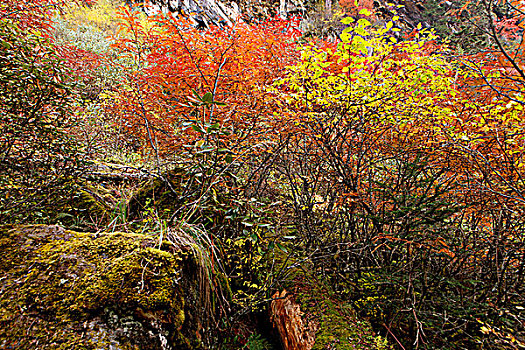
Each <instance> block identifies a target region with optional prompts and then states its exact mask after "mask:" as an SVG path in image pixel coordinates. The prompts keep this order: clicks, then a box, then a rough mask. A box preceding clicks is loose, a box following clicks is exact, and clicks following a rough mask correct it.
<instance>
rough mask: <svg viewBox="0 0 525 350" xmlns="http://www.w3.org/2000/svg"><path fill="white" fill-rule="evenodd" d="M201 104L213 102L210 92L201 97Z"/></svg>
mask: <svg viewBox="0 0 525 350" xmlns="http://www.w3.org/2000/svg"><path fill="white" fill-rule="evenodd" d="M202 102H206V103H212V102H213V94H212V93H211V92H207V93H205V94H204V96H202Z"/></svg>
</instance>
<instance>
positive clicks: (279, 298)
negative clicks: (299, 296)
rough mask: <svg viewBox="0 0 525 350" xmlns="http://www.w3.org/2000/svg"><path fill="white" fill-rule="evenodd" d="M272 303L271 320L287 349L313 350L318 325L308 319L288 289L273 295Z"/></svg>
mask: <svg viewBox="0 0 525 350" xmlns="http://www.w3.org/2000/svg"><path fill="white" fill-rule="evenodd" d="M272 299H273V301H272V302H271V305H270V313H271V320H272V323H273V325H274V327H275V328H276V329H277V330H278V332H279V336H280V338H281V343H282V345H283V348H284V349H285V350H311V349H312V348H313V346H314V344H315V334H316V332H317V329H318V325H317V324H316V323H315V322H313V321H310V322H308V321H306V319H305V318H304V317H303V316H304V314H303V312H302V311H301V307H300V306H299V305H298V304H297V303H296V302H295V300H294V298H293V295H292V294H288V292H287V291H286V290H283V291H282V292H281V293H279V292H276V293H275V294H274V295H273V298H272Z"/></svg>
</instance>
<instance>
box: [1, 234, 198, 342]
mask: <svg viewBox="0 0 525 350" xmlns="http://www.w3.org/2000/svg"><path fill="white" fill-rule="evenodd" d="M157 243H158V242H157V241H156V240H154V239H152V238H149V237H147V236H144V235H139V234H133V233H115V234H100V235H96V234H88V233H78V232H72V231H67V230H64V229H62V228H60V227H58V226H23V227H19V228H16V229H9V228H4V229H2V230H0V253H1V254H2V257H3V259H2V260H1V261H0V269H1V271H2V276H3V277H4V278H3V279H1V280H0V290H1V294H0V315H1V316H0V348H9V347H12V348H18V349H30V348H35V346H39V347H41V348H54V349H55V348H58V349H60V348H64V349H65V348H68V349H70V348H77V349H81V348H86V349H93V348H99V347H102V348H107V346H108V345H110V344H114V345H115V346H116V345H118V347H119V348H121V349H135V348H137V347H139V348H141V349H162V348H163V345H162V344H163V342H164V343H167V344H171V345H172V346H173V345H179V347H178V348H187V347H188V344H189V343H191V342H190V341H189V340H188V339H187V338H186V336H185V335H184V333H185V332H184V330H185V329H186V328H188V327H189V325H187V324H186V323H185V312H184V309H185V300H184V293H183V290H182V288H181V286H180V283H179V282H180V280H181V278H182V276H181V271H182V265H183V264H185V263H186V260H187V259H184V257H183V254H179V253H180V252H178V251H177V250H176V249H175V248H174V247H173V246H170V245H163V247H162V248H163V249H165V250H160V249H157V248H155V246H156V244H157ZM186 255H187V254H186ZM187 333H188V332H186V334H187Z"/></svg>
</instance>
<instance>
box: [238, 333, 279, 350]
mask: <svg viewBox="0 0 525 350" xmlns="http://www.w3.org/2000/svg"><path fill="white" fill-rule="evenodd" d="M243 349H246V350H271V349H272V346H271V345H270V343H269V342H268V340H266V339H265V338H263V336H262V335H260V334H259V333H252V334H250V336H249V337H248V340H247V341H246V345H245V346H244V348H243Z"/></svg>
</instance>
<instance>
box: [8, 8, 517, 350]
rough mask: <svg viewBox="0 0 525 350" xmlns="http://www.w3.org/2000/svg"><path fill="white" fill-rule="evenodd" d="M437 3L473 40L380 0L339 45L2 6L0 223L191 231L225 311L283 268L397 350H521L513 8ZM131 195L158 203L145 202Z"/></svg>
mask: <svg viewBox="0 0 525 350" xmlns="http://www.w3.org/2000/svg"><path fill="white" fill-rule="evenodd" d="M367 4H368V3H367ZM453 5H454V6H453V8H452V9H451V10H450V11H449V12H447V16H448V18H450V23H452V22H454V23H458V22H461V23H462V24H463V25H468V26H470V27H469V28H470V29H471V30H472V31H473V32H475V33H477V34H476V35H478V34H479V35H480V36H481V37H483V38H485V39H486V40H485V41H484V42H482V43H480V42H477V44H476V46H472V45H470V44H469V45H470V46H465V47H461V48H460V47H459V46H458V45H457V43H456V42H455V41H453V42H451V41H450V40H449V38H447V37H446V36H445V34H444V33H443V32H439V33H437V32H436V31H434V30H433V29H431V28H429V27H430V25H421V24H419V25H417V26H414V27H411V26H406V25H404V24H403V23H404V22H403V18H404V17H403V13H404V12H403V11H405V10H404V8H403V7H402V6H400V5H396V4H384V7H383V10H382V11H379V10H377V11H376V10H375V9H374V6H371V5H370V4H368V5H367V6H359V4H358V3H356V4H353V5H352V4H350V5H348V6H349V7H351V9H350V10H348V9H347V13H349V14H350V15H351V16H345V15H341V16H340V20H341V22H340V25H339V28H340V30H339V32H338V34H337V38H335V39H334V38H333V37H331V38H323V37H313V36H306V35H304V33H302V31H301V30H302V29H303V28H304V27H302V24H301V23H302V21H303V19H301V18H299V17H297V18H296V17H291V18H288V19H283V18H279V17H276V18H269V19H268V20H266V21H262V22H257V23H255V22H254V23H250V22H248V21H242V20H240V21H238V22H237V23H234V24H233V25H231V26H222V27H219V26H213V25H212V26H210V27H208V28H205V29H202V28H196V26H195V25H194V23H193V22H192V21H191V18H190V17H188V16H184V15H178V16H177V15H172V14H158V15H150V16H146V15H144V13H143V12H142V11H141V10H140V9H137V8H136V7H130V6H124V5H123V6H120V5H118V4H115V3H111V2H108V1H104V0H100V1H98V2H96V1H93V2H78V3H73V2H71V3H62V2H56V1H52V0H39V1H32V2H30V3H29V2H24V1H15V2H14V3H13V2H7V1H4V0H1V1H0V37H1V39H0V63H1V64H0V87H1V91H2V94H1V95H0V112H1V116H0V127H1V130H2V133H1V134H0V172H1V177H0V219H1V220H2V223H3V224H15V223H59V224H62V225H66V226H70V227H76V228H82V229H84V230H87V231H103V230H124V231H136V232H143V233H144V232H154V234H157V235H160V237H161V238H160V239H161V240H162V239H163V238H162V237H166V235H167V234H168V232H170V228H173V227H178V228H182V229H184V230H187V231H188V232H191V233H192V234H193V235H194V237H198V238H199V239H197V238H195V239H196V241H197V242H200V243H201V244H202V245H203V247H204V248H205V250H206V251H207V254H209V255H208V257H209V262H210V263H209V264H210V268H212V269H217V270H220V271H222V272H224V273H225V274H226V275H227V276H228V279H229V284H230V285H231V288H232V291H233V296H232V297H231V300H229V301H227V302H226V301H224V302H225V303H228V304H229V306H228V308H229V309H230V310H236V312H237V313H236V315H239V314H245V313H248V312H251V311H254V310H261V309H264V308H265V307H267V304H266V303H267V302H268V300H269V299H270V298H271V296H272V295H273V293H274V292H275V291H276V290H279V289H280V288H281V287H282V286H286V285H287V284H286V283H288V282H287V281H289V279H290V278H291V277H290V276H289V275H288V274H287V271H288V270H287V269H286V268H285V266H286V264H287V262H288V261H292V260H293V261H296V262H297V261H299V262H304V263H305V264H308V266H309V268H311V269H312V271H314V273H315V274H316V275H317V276H320V277H321V278H322V280H323V281H325V282H326V283H327V284H329V285H330V286H331V287H332V288H333V290H334V291H335V293H336V294H337V296H338V298H340V299H341V300H345V301H348V302H350V303H351V304H352V306H353V308H354V309H355V310H356V312H357V314H358V315H359V316H360V317H363V318H364V319H367V320H369V321H370V322H371V324H372V326H373V327H374V330H375V331H376V332H377V333H378V334H380V335H382V336H384V337H385V338H386V339H388V341H389V343H390V346H391V347H392V348H396V349H412V348H413V349H415V348H421V349H522V348H524V347H525V280H524V279H525V150H524V148H525V119H524V116H525V113H524V107H525V65H524V63H525V52H524V36H523V23H524V22H523V20H524V18H523V16H524V15H523V13H524V12H523V11H524V8H523V4H522V3H521V2H516V1H507V2H505V1H503V2H492V1H489V0H480V1H477V2H474V1H466V2H461V1H457V2H453ZM456 34H457V33H456ZM454 38H455V39H454ZM454 38H453V39H452V40H459V39H457V38H458V36H456V37H454ZM101 178H103V179H104V180H103V181H102V180H97V179H101ZM108 179H109V180H108ZM115 179H117V180H118V181H117V180H115ZM119 179H120V180H119ZM122 179H124V180H122ZM144 179H149V180H151V181H157V182H158V183H160V184H161V185H160V186H161V187H162V189H163V194H159V193H155V192H154V191H153V192H151V193H150V194H149V196H150V198H148V199H147V200H145V201H144V202H141V203H140V205H139V204H137V203H138V202H139V201H138V200H137V198H139V197H140V195H142V194H143V193H142V192H141V190H140V186H141V184H142V183H143V181H144ZM97 181H99V183H97ZM100 181H102V182H100ZM101 193H103V194H101ZM166 193H168V194H167V196H168V197H169V200H170V201H172V202H176V203H177V204H176V205H171V206H169V205H166V200H164V199H163V198H164V197H163V196H166ZM86 196H89V198H95V199H97V201H98V202H99V204H100V203H103V205H102V207H103V209H104V210H95V211H90V210H91V209H93V207H92V206H90V205H91V204H89V205H88V206H83V205H84V204H82V203H83V200H84V199H85V198H86ZM99 206H100V205H99ZM269 261H273V263H270V262H269ZM226 309H227V308H226V307H225V308H223V309H221V310H222V311H220V312H218V313H219V315H218V316H217V317H218V319H219V318H220V317H225V315H226V314H227V312H226V311H225V310H226ZM227 328H228V327H224V329H222V330H221V331H225V332H226V330H227ZM241 333H242V332H241ZM242 336H245V337H246V336H247V335H246V334H244V335H241V336H240V337H241V338H242ZM228 339H230V338H228ZM231 339H234V337H233V336H232V337H231ZM231 339H230V340H231ZM235 339H237V338H235ZM235 341H237V340H235ZM240 342H241V343H242V341H240ZM231 343H232V344H233V343H234V340H231ZM243 344H246V342H245V341H244V343H243ZM230 346H232V348H235V347H234V345H231V344H230ZM363 346H364V347H363V348H365V349H366V348H370V347H368V345H367V344H364V345H363ZM239 348H240V346H239Z"/></svg>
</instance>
